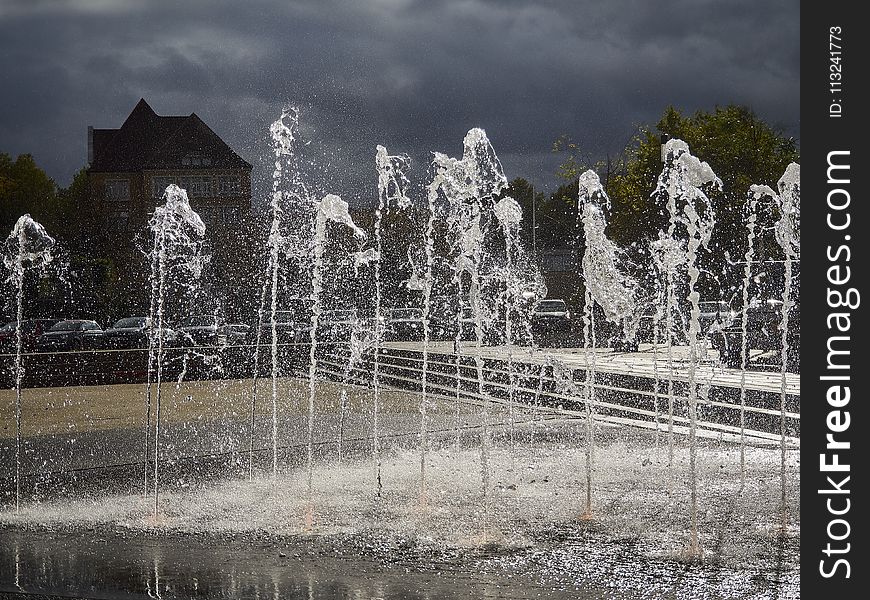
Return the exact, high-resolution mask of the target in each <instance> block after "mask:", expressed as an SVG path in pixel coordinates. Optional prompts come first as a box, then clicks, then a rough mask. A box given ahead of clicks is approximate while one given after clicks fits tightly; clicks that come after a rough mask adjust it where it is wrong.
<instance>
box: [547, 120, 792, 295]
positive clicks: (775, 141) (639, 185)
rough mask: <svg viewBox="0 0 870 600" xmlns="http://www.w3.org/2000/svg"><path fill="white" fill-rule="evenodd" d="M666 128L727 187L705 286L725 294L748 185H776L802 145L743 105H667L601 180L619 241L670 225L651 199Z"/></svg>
mask: <svg viewBox="0 0 870 600" xmlns="http://www.w3.org/2000/svg"><path fill="white" fill-rule="evenodd" d="M662 133H664V134H667V135H669V136H670V137H672V138H678V139H681V140H683V141H685V142H686V143H687V144H688V145H689V149H690V151H691V152H692V154H694V155H695V156H697V157H698V158H699V159H701V160H703V161H706V162H708V163H709V164H710V166H711V167H712V169H713V171H714V172H715V173H716V175H718V176H719V178H720V179H721V180H722V183H723V189H722V191H721V192H717V193H715V194H713V195H712V196H711V199H712V201H713V203H714V209H715V211H716V229H715V230H714V235H713V239H712V240H711V246H710V250H711V252H710V254H709V256H710V258H711V260H710V262H709V263H708V267H707V268H708V269H709V271H710V272H711V274H712V275H713V278H712V280H708V281H707V282H706V284H705V285H706V292H707V293H711V294H718V295H727V293H726V292H727V288H730V287H733V284H734V282H733V281H731V280H733V279H734V275H733V274H731V273H730V272H729V273H726V271H729V270H728V268H727V267H728V263H727V257H729V256H730V257H731V258H732V259H737V257H739V256H740V255H742V253H743V252H744V251H745V250H744V248H743V246H744V245H745V235H744V234H743V227H744V224H743V219H744V212H743V208H744V206H745V204H746V201H747V192H748V190H749V187H750V186H751V185H752V184H765V185H769V186H771V187H773V188H774V189H775V188H776V182H777V181H778V179H779V178H780V177H781V176H782V174H783V172H784V171H785V168H786V167H787V166H788V164H789V163H790V162H793V161H794V162H797V161H799V159H800V154H799V151H798V149H797V144H796V142H795V140H794V139H793V138H789V137H786V136H785V135H784V134H783V133H782V132H781V131H779V130H777V129H775V128H774V127H772V126H771V125H769V124H767V123H765V122H764V121H762V120H761V119H759V118H758V117H757V116H756V115H755V114H754V113H753V112H752V110H751V109H749V108H748V107H745V106H737V105H728V106H725V107H718V106H717V107H716V108H715V109H714V110H713V111H712V112H708V111H698V112H696V113H694V114H693V115H689V116H687V115H684V114H683V113H682V112H680V111H679V110H678V109H676V108H674V107H672V106H669V107H668V108H667V109H665V111H664V114H663V115H662V118H661V119H660V120H659V122H658V123H657V124H656V126H655V128H653V127H649V126H646V127H641V128H640V129H639V130H638V132H637V134H636V135H635V136H634V138H633V140H632V142H630V144H629V145H628V146H627V147H626V150H625V151H624V152H623V155H622V157H621V158H620V160H619V161H617V163H616V165H615V167H614V168H613V171H612V172H611V174H610V176H609V177H607V178H604V177H603V178H602V181H603V183H604V186H605V189H606V190H607V193H608V195H609V196H610V198H611V201H612V203H613V208H612V211H611V214H610V215H608V235H609V236H610V237H611V239H613V240H614V241H615V242H616V243H617V244H619V245H620V246H621V247H628V246H629V245H630V244H632V243H634V242H639V243H641V244H645V243H646V242H648V241H649V240H652V239H655V237H656V236H657V234H658V231H659V230H663V229H665V228H666V227H667V221H668V215H667V212H666V210H665V207H664V206H663V205H661V204H659V203H657V202H656V201H655V200H653V199H651V197H650V196H651V194H652V193H653V191H654V190H655V187H656V182H657V179H658V175H659V173H660V172H661V169H662V163H661V139H660V134H662ZM566 165H567V166H568V167H570V166H571V165H572V163H571V161H570V160H568V161H566V163H565V165H563V168H562V169H561V171H562V172H565V171H566V169H565V166H566ZM731 271H733V269H731ZM723 275H724V276H723ZM717 287H718V288H719V289H718V290H716V289H714V288H717Z"/></svg>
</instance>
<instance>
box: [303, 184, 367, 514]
mask: <svg viewBox="0 0 870 600" xmlns="http://www.w3.org/2000/svg"><path fill="white" fill-rule="evenodd" d="M330 222H333V223H337V224H340V225H344V226H345V227H347V228H349V229H351V230H352V231H353V233H354V236H355V237H356V238H357V239H358V240H360V241H364V240H365V239H366V233H365V231H363V230H362V229H360V228H359V227H357V226H356V224H355V223H354V222H353V219H352V218H351V216H350V213H349V212H348V205H347V202H345V201H344V200H342V199H341V198H339V197H338V196H336V195H335V194H327V195H326V196H324V197H323V199H322V200H320V202H318V203H317V216H316V221H315V228H314V263H313V268H312V271H311V296H310V297H309V299H310V301H311V307H312V308H311V347H310V350H309V355H308V444H307V446H308V452H307V462H306V465H307V468H306V471H307V481H308V487H307V489H308V504H309V509H312V501H313V490H314V416H315V415H314V401H315V397H316V389H317V386H316V383H317V362H318V360H317V329H318V325H319V322H320V315H321V313H322V305H321V301H322V298H321V294H322V292H323V254H324V251H325V249H326V242H327V234H328V229H327V225H328V224H329V223H330Z"/></svg>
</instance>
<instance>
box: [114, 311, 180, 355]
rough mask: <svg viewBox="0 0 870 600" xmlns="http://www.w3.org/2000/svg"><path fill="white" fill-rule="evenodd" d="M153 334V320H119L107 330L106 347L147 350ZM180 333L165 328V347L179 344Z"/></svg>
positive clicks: (136, 318)
mask: <svg viewBox="0 0 870 600" xmlns="http://www.w3.org/2000/svg"><path fill="white" fill-rule="evenodd" d="M150 333H151V319H149V318H148V317H125V318H123V319H118V320H117V321H115V323H114V324H113V325H112V326H111V327H109V328H108V329H106V330H105V337H104V340H105V346H106V348H110V349H113V350H129V349H133V348H147V347H148V337H149V335H150ZM178 341H179V339H178V332H177V331H175V330H174V329H171V328H169V327H164V328H163V344H164V346H168V347H174V346H176V345H177V344H178Z"/></svg>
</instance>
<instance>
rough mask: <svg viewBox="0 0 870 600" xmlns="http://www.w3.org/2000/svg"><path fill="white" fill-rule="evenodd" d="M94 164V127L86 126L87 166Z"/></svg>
mask: <svg viewBox="0 0 870 600" xmlns="http://www.w3.org/2000/svg"><path fill="white" fill-rule="evenodd" d="M92 162H94V126H93V125H88V166H89V167H90V166H91V163H92Z"/></svg>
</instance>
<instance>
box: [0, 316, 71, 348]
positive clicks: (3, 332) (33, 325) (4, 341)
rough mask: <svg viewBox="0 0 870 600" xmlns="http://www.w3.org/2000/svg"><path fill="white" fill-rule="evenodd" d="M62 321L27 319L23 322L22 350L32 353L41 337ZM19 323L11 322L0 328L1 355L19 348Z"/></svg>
mask: <svg viewBox="0 0 870 600" xmlns="http://www.w3.org/2000/svg"><path fill="white" fill-rule="evenodd" d="M60 320H61V319H25V320H24V321H21V350H22V351H24V352H31V351H33V350H34V349H35V348H36V341H37V340H38V339H39V337H40V336H41V335H42V334H43V333H45V332H46V331H47V330H48V329H50V328H51V327H52V326H53V325H55V324H56V323H58V322H59V321H60ZM17 326H18V321H10V322H8V323H6V324H5V325H3V326H2V327H0V354H8V353H13V352H15V351H16V349H17V347H18V335H17V333H16V330H17V329H18V327H17Z"/></svg>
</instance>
